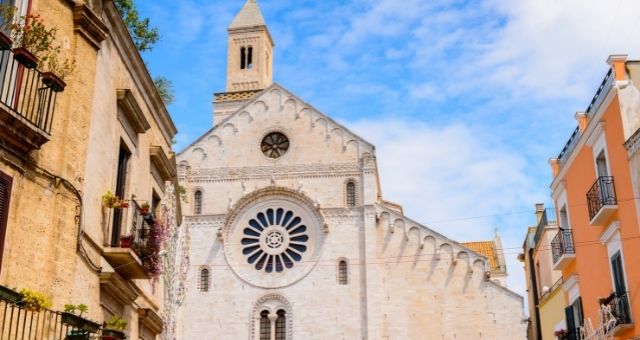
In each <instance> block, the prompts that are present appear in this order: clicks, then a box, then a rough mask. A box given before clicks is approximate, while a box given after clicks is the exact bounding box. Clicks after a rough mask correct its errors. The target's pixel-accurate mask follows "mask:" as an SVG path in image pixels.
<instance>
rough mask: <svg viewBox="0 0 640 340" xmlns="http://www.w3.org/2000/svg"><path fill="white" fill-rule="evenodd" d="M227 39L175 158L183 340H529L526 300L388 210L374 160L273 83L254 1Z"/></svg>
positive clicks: (453, 245) (463, 252)
mask: <svg viewBox="0 0 640 340" xmlns="http://www.w3.org/2000/svg"><path fill="white" fill-rule="evenodd" d="M228 32H229V52H228V56H229V57H228V58H229V59H228V65H229V66H228V74H227V92H224V93H217V94H215V108H214V119H215V125H214V127H213V128H212V129H211V130H209V131H208V132H206V133H205V134H204V135H203V136H201V137H200V138H198V139H197V140H196V141H195V142H193V144H191V145H190V146H188V147H187V148H186V149H185V150H184V151H182V152H181V153H180V154H179V155H178V177H179V179H180V181H181V183H182V185H183V186H184V187H185V188H186V191H187V194H188V196H189V200H188V202H189V203H188V204H187V205H185V209H184V212H185V214H184V215H185V218H184V225H185V226H187V227H188V228H189V230H190V237H191V242H190V259H191V270H190V272H189V275H188V279H187V294H186V298H185V302H184V306H183V308H182V310H181V313H180V317H179V320H178V325H179V327H178V329H179V334H180V338H181V339H252V340H258V339H260V340H265V339H266V340H283V339H322V340H326V339H372V340H378V339H398V340H399V339H402V340H406V339H524V338H525V336H526V334H525V327H526V325H525V323H524V313H523V300H522V297H521V296H519V295H517V294H515V293H513V292H512V291H510V290H509V289H507V288H505V287H504V286H502V285H500V284H497V283H495V282H494V281H492V280H491V279H487V272H488V271H490V270H491V268H490V266H489V262H488V259H487V257H486V256H484V255H483V254H480V253H478V252H476V251H474V250H472V249H470V248H469V247H465V246H464V245H463V244H461V243H458V242H456V241H454V240H452V239H450V238H447V237H446V236H444V235H442V234H440V233H438V232H436V231H434V230H433V229H431V228H429V227H427V226H424V225H421V224H420V223H418V222H416V221H414V220H412V219H410V218H409V217H407V216H405V215H404V213H403V211H402V207H401V206H400V205H397V204H394V203H391V202H388V201H386V200H384V198H383V195H382V191H381V188H380V181H379V177H378V167H377V163H376V157H375V148H374V146H373V145H372V144H370V143H368V142H367V141H365V140H363V139H362V138H360V137H359V136H357V135H355V134H354V133H353V132H351V131H349V129H348V128H347V127H345V126H342V125H340V124H339V123H337V122H335V121H334V120H333V119H331V118H330V117H328V116H327V115H325V114H323V113H321V112H319V111H317V110H316V109H314V108H313V107H312V106H311V105H309V104H308V103H306V102H304V101H303V100H302V99H300V98H299V97H297V96H296V95H294V94H292V93H291V92H289V91H287V90H286V89H285V88H284V87H282V86H280V85H278V84H274V83H272V82H271V78H272V72H273V68H272V62H273V59H274V56H273V54H272V51H273V41H272V39H271V36H270V34H269V30H268V28H267V26H266V24H265V21H264V18H263V17H262V15H261V14H260V9H259V8H258V5H257V3H256V2H255V1H254V0H249V1H247V2H246V4H245V5H244V7H243V8H242V10H241V11H240V13H239V14H238V15H237V17H236V18H235V19H234V20H233V22H232V24H231V26H230V27H229V31H228ZM498 267H499V263H498Z"/></svg>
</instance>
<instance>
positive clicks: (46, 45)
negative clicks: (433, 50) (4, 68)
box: [11, 14, 60, 62]
mask: <svg viewBox="0 0 640 340" xmlns="http://www.w3.org/2000/svg"><path fill="white" fill-rule="evenodd" d="M21 21H22V22H21V23H13V24H12V25H11V28H12V33H13V34H12V38H13V42H14V44H15V46H16V47H22V48H25V49H27V50H28V51H29V52H31V53H32V54H33V55H34V56H36V57H37V58H38V59H40V60H41V62H44V61H46V59H47V58H48V57H49V56H50V55H51V54H52V53H59V51H60V47H59V46H56V47H54V46H53V42H54V40H55V37H56V32H57V29H56V28H47V26H46V25H45V24H44V22H43V21H42V19H40V16H38V15H31V14H29V15H27V16H24V17H22V18H21Z"/></svg>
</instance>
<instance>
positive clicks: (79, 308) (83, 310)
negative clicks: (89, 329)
mask: <svg viewBox="0 0 640 340" xmlns="http://www.w3.org/2000/svg"><path fill="white" fill-rule="evenodd" d="M64 311H65V312H67V313H72V314H75V313H76V311H78V312H80V314H78V316H82V314H84V313H86V312H88V311H89V307H87V305H85V304H83V303H81V304H79V305H71V304H66V305H64Z"/></svg>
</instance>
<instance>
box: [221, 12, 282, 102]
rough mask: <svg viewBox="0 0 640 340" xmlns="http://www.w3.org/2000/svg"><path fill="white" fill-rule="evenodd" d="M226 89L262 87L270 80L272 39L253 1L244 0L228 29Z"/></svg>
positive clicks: (270, 81) (256, 88) (259, 88)
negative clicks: (245, 0)
mask: <svg viewBox="0 0 640 340" xmlns="http://www.w3.org/2000/svg"><path fill="white" fill-rule="evenodd" d="M228 33H229V42H228V46H229V47H228V48H229V50H228V52H227V92H238V91H248V90H249V91H250V90H262V89H265V88H266V87H268V86H269V85H271V83H272V82H273V73H272V72H273V67H272V66H273V46H274V44H273V40H272V39H271V34H269V29H268V28H267V24H266V22H265V20H264V17H263V16H262V12H261V11H260V7H259V6H258V3H257V2H256V0H247V2H246V3H245V4H244V6H243V7H242V9H241V10H240V12H239V13H238V15H236V17H235V18H234V19H233V21H232V22H231V25H229V29H228Z"/></svg>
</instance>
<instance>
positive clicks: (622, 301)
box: [600, 292, 631, 328]
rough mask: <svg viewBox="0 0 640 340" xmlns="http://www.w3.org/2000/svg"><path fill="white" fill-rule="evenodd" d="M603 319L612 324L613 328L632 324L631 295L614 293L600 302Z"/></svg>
mask: <svg viewBox="0 0 640 340" xmlns="http://www.w3.org/2000/svg"><path fill="white" fill-rule="evenodd" d="M600 310H601V313H602V314H603V315H602V319H603V320H604V321H605V322H606V323H610V324H611V326H612V328H614V327H616V326H619V325H626V324H630V323H631V308H630V306H629V293H628V292H623V293H616V292H613V293H611V295H609V297H607V298H605V299H601V300H600Z"/></svg>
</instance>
